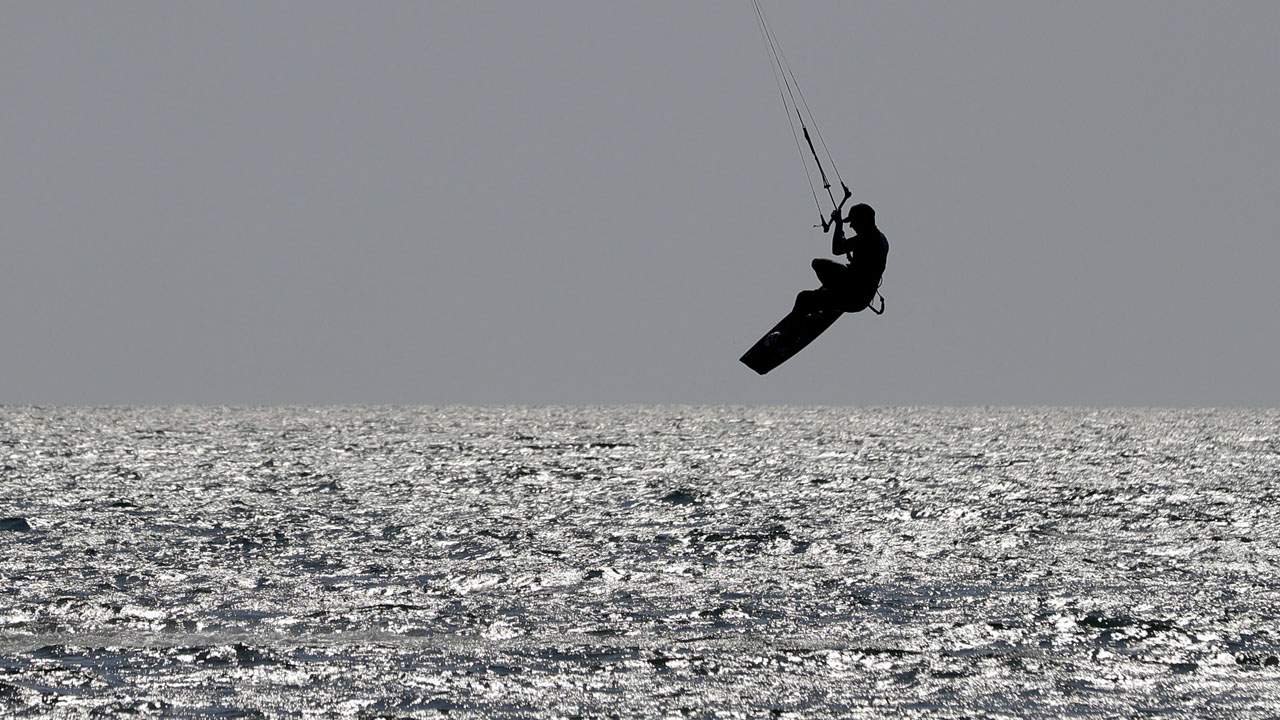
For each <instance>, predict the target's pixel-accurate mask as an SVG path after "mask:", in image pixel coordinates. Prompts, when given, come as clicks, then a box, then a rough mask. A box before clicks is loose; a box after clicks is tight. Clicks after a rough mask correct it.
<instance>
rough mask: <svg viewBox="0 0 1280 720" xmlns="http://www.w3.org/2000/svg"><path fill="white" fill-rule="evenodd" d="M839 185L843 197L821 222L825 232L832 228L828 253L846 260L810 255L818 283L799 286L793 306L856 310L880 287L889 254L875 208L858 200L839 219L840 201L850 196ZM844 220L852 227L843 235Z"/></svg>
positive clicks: (872, 297)
mask: <svg viewBox="0 0 1280 720" xmlns="http://www.w3.org/2000/svg"><path fill="white" fill-rule="evenodd" d="M841 185H842V186H843V187H844V199H842V200H841V201H840V204H839V205H837V206H836V208H835V210H832V211H831V218H830V219H829V220H827V221H824V222H823V223H822V230H823V232H826V231H828V230H831V228H832V227H834V228H835V230H833V231H832V233H831V254H832V255H844V256H845V257H846V258H847V259H848V260H849V263H848V264H847V265H846V264H841V263H838V262H836V261H834V260H828V259H827V258H814V260H813V263H812V266H813V272H814V273H815V274H816V275H817V276H818V280H819V282H821V283H822V287H820V288H817V289H816V290H803V291H801V292H800V293H799V294H798V295H796V304H795V309H796V310H801V311H807V310H811V309H817V308H818V307H824V306H825V307H830V308H835V309H838V310H841V311H843V312H850V313H855V312H860V311H861V310H863V309H865V308H867V307H868V306H869V305H870V304H871V301H872V300H874V299H875V297H876V291H877V290H878V289H879V288H880V278H881V277H882V276H883V275H884V266H885V261H886V260H887V259H888V256H889V241H888V240H887V239H886V238H885V236H884V233H882V232H880V229H879V228H878V227H876V211H875V210H873V209H872V208H871V206H870V205H867V204H865V203H858V204H857V205H854V206H853V207H851V208H849V214H848V215H847V216H845V217H844V219H843V220H842V219H841V217H840V212H841V210H843V208H844V204H845V203H846V202H848V200H849V198H850V197H852V196H853V193H852V192H851V191H850V190H849V187H848V186H847V185H844V184H843V183H841ZM845 223H849V227H850V228H852V229H853V233H854V234H853V237H845V234H844V224H845ZM815 227H816V226H815ZM873 310H874V309H873Z"/></svg>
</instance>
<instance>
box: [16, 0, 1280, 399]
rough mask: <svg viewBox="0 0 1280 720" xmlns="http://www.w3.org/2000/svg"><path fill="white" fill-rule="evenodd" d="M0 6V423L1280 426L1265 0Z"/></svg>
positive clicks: (1279, 15)
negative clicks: (922, 412) (77, 415)
mask: <svg viewBox="0 0 1280 720" xmlns="http://www.w3.org/2000/svg"><path fill="white" fill-rule="evenodd" d="M766 8H767V9H768V10H769V11H770V13H771V20H772V23H773V26H774V30H775V32H776V33H777V35H778V38H779V40H780V41H781V42H782V43H783V47H784V48H785V50H786V53H787V55H788V57H789V59H790V61H791V63H792V65H793V67H794V69H795V72H796V74H797V76H798V78H799V80H800V82H801V84H802V87H803V88H804V89H805V92H806V95H807V97H808V99H809V101H810V104H811V105H812V106H813V110H814V112H815V113H816V114H817V116H818V118H819V120H820V121H821V127H822V130H823V133H824V135H825V137H826V139H827V142H828V144H829V145H830V146H831V150H832V152H833V153H834V154H835V157H836V160H837V162H838V163H839V167H840V169H841V171H842V172H843V173H844V175H845V177H846V179H847V180H849V181H850V182H851V184H852V186H853V188H854V190H855V193H856V197H857V199H858V200H861V201H864V202H868V203H870V204H872V205H873V206H875V208H876V210H877V213H878V219H879V222H880V226H881V228H882V229H883V230H884V232H885V234H886V235H887V236H888V238H889V242H890V252H889V262H888V270H887V272H886V275H885V281H884V294H885V296H886V297H887V298H888V312H887V314H885V315H884V316H883V317H874V316H871V315H869V314H867V313H862V314H859V315H852V316H846V317H844V318H842V319H841V320H840V321H839V322H838V323H837V324H836V325H835V326H834V327H833V328H831V329H830V330H829V331H828V332H827V333H826V334H825V335H823V336H822V337H821V338H819V339H818V340H817V341H816V342H815V343H814V344H813V345H811V346H810V347H809V348H808V349H806V350H805V351H804V352H803V353H801V354H800V355H799V356H797V357H796V358H794V359H793V360H791V361H790V362H788V363H787V364H786V365H784V366H783V367H782V368H780V369H779V370H777V371H775V372H774V373H773V374H770V375H768V376H766V377H758V376H756V375H755V374H754V373H752V372H751V371H749V370H747V369H746V368H745V367H743V366H742V365H741V364H739V363H738V360H737V358H738V356H739V355H741V354H742V352H743V351H744V350H745V349H746V348H747V347H749V346H750V345H751V344H752V343H754V342H755V341H756V340H757V339H758V338H759V337H760V336H761V335H763V334H764V332H765V331H766V330H768V329H769V327H770V326H772V325H773V324H774V323H775V322H777V321H778V320H779V319H780V318H781V317H782V316H783V315H784V314H785V313H786V312H787V310H788V309H789V308H790V306H791V303H792V299H793V297H794V295H795V293H796V292H797V291H798V290H801V289H804V288H812V287H816V285H817V283H816V280H815V279H814V277H813V276H812V273H811V271H810V269H809V261H810V259H811V258H813V257H818V256H823V255H824V254H826V253H827V252H828V251H829V249H830V248H829V240H828V239H827V238H825V237H823V236H821V235H820V234H818V233H817V231H815V230H813V229H811V228H810V225H812V224H813V222H815V220H816V217H815V215H816V213H815V210H814V208H813V205H812V199H811V198H810V197H809V194H808V192H809V191H808V188H807V186H806V185H805V181H804V176H803V174H802V172H801V169H800V164H799V159H798V157H797V156H796V154H795V147H794V145H793V144H792V139H791V137H790V132H789V130H788V129H787V126H786V123H785V119H784V116H783V115H782V110H781V108H780V106H779V103H778V98H777V90H776V89H775V88H774V85H773V79H772V77H771V76H770V74H769V66H768V63H767V60H766V56H765V54H764V48H763V45H762V42H761V40H760V37H759V35H758V33H757V30H756V27H755V24H754V23H755V17H754V14H753V13H752V11H751V10H750V5H749V3H748V2H747V1H746V0H742V1H741V2H689V1H688V0H679V1H676V2H666V1H661V2H659V1H647V2H626V3H623V2H600V1H599V0H584V1H582V2H551V1H549V2H536V3H535V2H528V3H526V2H501V3H493V2H475V1H474V0H467V1H466V2H418V3H393V2H384V3H353V2H322V1H319V0H317V1H314V2H305V3H301V2H292V3H280V2H217V3H174V2H168V1H167V0H166V1H164V2H118V3H101V2H87V3H77V2H56V3H46V2H22V3H17V2H11V3H5V4H4V5H3V6H0V251H2V252H0V402H2V403H10V404H14V403H45V404H53V403H59V404H99V403H137V404H141V403H236V404H239V403H253V404H275V403H339V402H340V403H430V404H438V403H617V402H697V403H703V402H708V403H794V404H800V403H826V404H1010V403H1016V404H1021V403H1037V404H1143V405H1224V404H1250V405H1275V404H1278V403H1280V373H1278V372H1277V370H1276V367H1277V365H1278V364H1280V363H1278V360H1277V358H1278V356H1280V352H1278V351H1280V282H1277V275H1278V274H1280V243H1278V242H1277V240H1278V239H1280V209H1278V206H1280V82H1277V78H1278V77H1280V3H1277V2H1274V1H1271V0H1267V1H1264V2H1235V3H1222V2H1214V3H1206V2H1200V1H1199V0H1197V1H1196V2H1169V1H1167V0H1159V1H1138V0H1130V1H1127V2H1113V1H1112V0H1106V1H1103V2H1071V3H1064V2H1029V1H1027V0H1017V1H1016V2H929V3H920V2H896V1H895V2H883V3H881V2H877V3H861V2H860V3H846V2H768V3H767V4H766Z"/></svg>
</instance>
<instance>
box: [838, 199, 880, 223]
mask: <svg viewBox="0 0 1280 720" xmlns="http://www.w3.org/2000/svg"><path fill="white" fill-rule="evenodd" d="M845 222H847V223H849V225H851V226H852V227H853V229H854V230H859V229H861V228H873V227H875V226H876V211H875V210H872V209H871V206H870V205H868V204H866V203H858V204H857V205H854V206H853V207H851V208H849V214H848V215H847V216H846V217H845Z"/></svg>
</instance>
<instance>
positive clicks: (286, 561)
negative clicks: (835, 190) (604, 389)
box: [0, 407, 1280, 718]
mask: <svg viewBox="0 0 1280 720" xmlns="http://www.w3.org/2000/svg"><path fill="white" fill-rule="evenodd" d="M1278 487H1280V411H1271V410H1265V411H1263V410H1124V409H1042V408H997V409H984V408H975V409H936V408H892V409H838V408H821V409H817V408H814V409H804V408H736V407H622V408H465V407H454V408H376V407H371V408H261V409H234V408H105V409H65V408H61V409H59V408H54V409H47V408H12V407H11V408H0V715H3V716H11V715H18V716H40V717H45V716H49V717H82V716H88V715H91V714H95V715H106V716H110V715H119V714H125V713H136V714H142V715H146V714H153V715H157V716H165V717H207V716H218V717H264V716H265V717H279V716H293V717H324V716H358V717H378V716H420V717H435V716H445V715H447V716H448V717H451V718H472V717H476V718H478V717H500V718H517V717H519V718H524V717H540V718H552V717H566V718H567V717H708V718H712V717H715V718H754V717H793V718H824V717H928V718H935V717H936V718H959V717H1019V718H1021V717H1032V718H1036V717H1038V718H1058V717H1115V718H1120V717H1136V716H1143V717H1220V718H1228V717H1229V718H1254V717H1256V718H1263V717H1277V716H1280V620H1278V618H1280V576H1278V573H1277V571H1278V570H1280V544H1278V543H1280V510H1278V509H1277V500H1278V497H1277V493H1278Z"/></svg>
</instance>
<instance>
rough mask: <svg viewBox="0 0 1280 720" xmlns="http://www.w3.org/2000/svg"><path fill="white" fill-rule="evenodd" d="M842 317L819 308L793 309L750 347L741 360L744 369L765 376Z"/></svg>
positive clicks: (833, 311) (829, 308) (840, 313)
mask: <svg viewBox="0 0 1280 720" xmlns="http://www.w3.org/2000/svg"><path fill="white" fill-rule="evenodd" d="M842 314H843V312H842V311H840V310H837V309H835V308H831V307H826V306H821V305H820V306H818V307H814V308H810V309H807V310H799V309H796V310H792V311H791V312H790V313H788V314H787V316H786V317H784V318H782V322H780V323H778V324H777V325H774V326H773V329H772V330H770V331H769V332H768V333H767V334H765V336H764V337H762V338H760V341H759V342H757V343H756V344H755V345H752V346H751V349H750V350H748V351H747V352H746V354H744V355H743V356H742V357H741V358H740V360H741V361H742V363H743V364H744V365H746V366H747V367H749V368H751V369H752V370H755V371H756V372H758V373H760V374H761V375H764V374H765V373H767V372H769V371H770V370H772V369H774V368H776V367H778V366H779V365H781V364H782V363H784V362H786V361H787V360H789V359H791V356H792V355H795V354H796V353H798V352H800V351H801V350H803V349H804V347H805V346H806V345H808V344H809V343H811V342H813V339H814V338H816V337H818V336H819V335H821V334H822V333H823V331H825V330H826V329H827V328H829V327H831V325H832V324H833V323H835V321H836V318H838V317H840V315H842Z"/></svg>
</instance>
